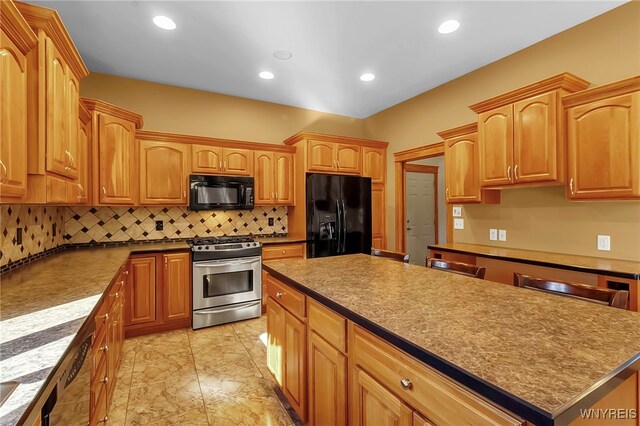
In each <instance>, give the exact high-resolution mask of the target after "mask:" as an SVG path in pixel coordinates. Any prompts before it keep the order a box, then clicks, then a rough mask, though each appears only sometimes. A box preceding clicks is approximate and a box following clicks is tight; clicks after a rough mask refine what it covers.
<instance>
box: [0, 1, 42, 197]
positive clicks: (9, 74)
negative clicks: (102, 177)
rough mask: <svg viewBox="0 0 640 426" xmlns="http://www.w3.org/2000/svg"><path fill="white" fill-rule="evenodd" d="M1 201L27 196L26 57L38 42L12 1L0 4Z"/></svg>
mask: <svg viewBox="0 0 640 426" xmlns="http://www.w3.org/2000/svg"><path fill="white" fill-rule="evenodd" d="M0 14H1V15H2V19H0V70H2V72H1V74H2V79H0V202H16V201H19V200H20V199H21V198H24V197H25V196H26V194H27V54H28V53H29V52H30V51H31V50H32V49H34V48H35V47H36V43H37V39H36V35H35V34H34V32H33V31H32V30H31V28H29V25H28V24H27V22H26V21H25V20H24V18H22V16H21V15H20V13H19V12H18V9H17V8H16V6H15V5H14V3H12V2H7V1H3V2H0Z"/></svg>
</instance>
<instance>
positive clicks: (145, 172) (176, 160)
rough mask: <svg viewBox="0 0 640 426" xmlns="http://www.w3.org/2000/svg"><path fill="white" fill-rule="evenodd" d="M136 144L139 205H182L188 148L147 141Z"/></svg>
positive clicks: (184, 197)
mask: <svg viewBox="0 0 640 426" xmlns="http://www.w3.org/2000/svg"><path fill="white" fill-rule="evenodd" d="M138 146H139V148H140V204H162V205H171V204H175V205H186V204H187V179H188V177H187V170H188V167H189V166H188V157H189V147H188V146H186V145H184V144H181V143H174V142H157V141H147V140H142V141H140V142H139V144H138Z"/></svg>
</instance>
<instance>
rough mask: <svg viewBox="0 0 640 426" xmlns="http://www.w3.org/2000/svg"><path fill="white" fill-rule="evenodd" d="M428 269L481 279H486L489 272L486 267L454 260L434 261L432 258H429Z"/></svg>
mask: <svg viewBox="0 0 640 426" xmlns="http://www.w3.org/2000/svg"><path fill="white" fill-rule="evenodd" d="M427 268H433V269H440V270H441V271H446V272H454V273H456V274H460V275H467V276H469V277H475V278H480V279H484V274H485V272H486V270H487V268H485V267H484V266H478V265H472V264H470V263H463V262H454V261H453V260H443V259H434V258H431V257H427Z"/></svg>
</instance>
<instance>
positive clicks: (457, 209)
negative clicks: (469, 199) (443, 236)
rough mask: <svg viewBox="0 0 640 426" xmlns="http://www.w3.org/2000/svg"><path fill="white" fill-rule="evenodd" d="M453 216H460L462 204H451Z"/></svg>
mask: <svg viewBox="0 0 640 426" xmlns="http://www.w3.org/2000/svg"><path fill="white" fill-rule="evenodd" d="M453 217H462V206H453Z"/></svg>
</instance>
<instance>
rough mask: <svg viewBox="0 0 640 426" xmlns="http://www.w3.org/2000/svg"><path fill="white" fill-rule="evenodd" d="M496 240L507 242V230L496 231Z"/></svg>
mask: <svg viewBox="0 0 640 426" xmlns="http://www.w3.org/2000/svg"><path fill="white" fill-rule="evenodd" d="M498 240H500V241H507V230H506V229H500V230H498Z"/></svg>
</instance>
